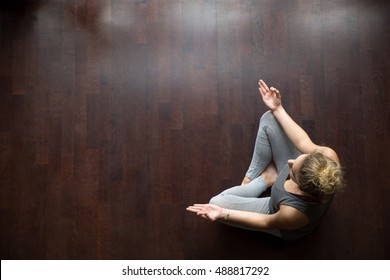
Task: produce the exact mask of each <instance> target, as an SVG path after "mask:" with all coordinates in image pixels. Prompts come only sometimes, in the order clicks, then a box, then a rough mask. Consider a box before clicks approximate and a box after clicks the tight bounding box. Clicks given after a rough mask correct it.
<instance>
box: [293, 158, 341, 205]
mask: <svg viewBox="0 0 390 280" xmlns="http://www.w3.org/2000/svg"><path fill="white" fill-rule="evenodd" d="M343 177H344V172H343V170H342V168H341V166H340V165H339V164H337V163H336V162H335V161H334V160H332V159H330V158H328V157H326V156H325V155H323V154H321V153H312V154H308V155H307V156H306V158H305V159H304V160H303V162H302V165H301V168H300V169H299V172H298V174H297V176H296V179H297V183H298V186H299V189H300V190H302V191H304V192H306V193H308V194H311V195H313V196H315V197H319V198H326V197H329V196H331V195H333V194H334V193H336V192H337V191H338V190H340V189H342V188H343V186H344V180H343Z"/></svg>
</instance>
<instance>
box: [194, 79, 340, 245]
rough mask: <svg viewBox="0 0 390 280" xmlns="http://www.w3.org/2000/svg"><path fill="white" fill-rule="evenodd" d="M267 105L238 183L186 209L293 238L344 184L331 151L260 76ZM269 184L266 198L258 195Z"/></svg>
mask: <svg viewBox="0 0 390 280" xmlns="http://www.w3.org/2000/svg"><path fill="white" fill-rule="evenodd" d="M259 91H260V94H261V96H262V98H263V101H264V103H265V105H266V106H267V107H268V108H269V109H270V110H269V111H268V112H266V113H265V114H264V115H263V116H262V117H261V120H260V126H259V131H258V134H257V138H256V144H255V149H254V153H253V157H252V161H251V164H250V166H249V169H248V171H247V173H246V175H245V177H244V179H243V181H242V185H241V186H236V187H232V188H230V189H227V190H225V191H224V192H222V193H221V194H219V195H217V196H215V197H213V198H212V199H211V200H210V204H195V205H193V206H190V207H188V208H187V210H188V211H190V212H194V213H196V214H197V215H199V216H201V217H203V218H205V219H207V220H210V221H215V220H218V221H221V222H223V223H226V224H229V225H231V226H235V227H240V228H243V229H250V230H258V231H263V232H267V233H269V234H272V235H275V236H278V237H281V238H283V239H284V240H294V239H298V238H300V237H302V236H305V235H307V234H309V233H310V232H311V231H313V229H314V228H315V227H316V226H317V225H318V223H319V222H320V220H321V218H322V216H323V215H324V214H325V213H326V211H327V210H328V208H329V206H330V204H331V202H332V198H333V195H334V194H335V193H336V192H337V191H338V190H339V189H340V188H341V187H342V186H343V172H342V170H341V167H340V162H339V158H338V156H337V154H336V152H335V151H334V150H332V149H331V148H328V147H323V146H318V145H316V144H314V143H313V142H312V141H311V139H310V138H309V136H308V135H307V134H306V132H305V131H304V130H303V129H302V128H301V127H300V126H299V125H298V124H296V123H295V122H294V121H293V119H291V117H290V116H289V115H288V114H287V112H286V111H285V110H284V108H283V106H282V103H281V95H280V93H279V91H278V90H277V89H275V88H273V87H271V88H268V86H267V85H266V83H265V82H264V81H263V80H260V81H259ZM269 187H272V189H271V196H270V197H259V196H260V195H261V194H262V193H263V192H264V191H266V190H267V188H269Z"/></svg>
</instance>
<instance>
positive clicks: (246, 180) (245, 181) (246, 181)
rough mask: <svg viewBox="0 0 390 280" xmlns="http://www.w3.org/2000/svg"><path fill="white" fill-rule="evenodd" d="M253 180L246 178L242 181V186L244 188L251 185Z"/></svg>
mask: <svg viewBox="0 0 390 280" xmlns="http://www.w3.org/2000/svg"><path fill="white" fill-rule="evenodd" d="M251 181H252V180H251V179H249V178H248V177H244V179H243V180H242V183H241V186H244V185H246V184H248V183H250V182H251Z"/></svg>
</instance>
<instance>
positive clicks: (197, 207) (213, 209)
mask: <svg viewBox="0 0 390 280" xmlns="http://www.w3.org/2000/svg"><path fill="white" fill-rule="evenodd" d="M187 211H190V212H193V213H196V214H197V215H198V216H201V217H202V218H205V219H207V220H210V221H215V220H216V219H218V218H219V217H220V215H221V213H222V208H221V207H219V206H217V205H213V204H194V205H193V206H189V207H187Z"/></svg>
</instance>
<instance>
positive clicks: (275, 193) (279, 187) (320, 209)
mask: <svg viewBox="0 0 390 280" xmlns="http://www.w3.org/2000/svg"><path fill="white" fill-rule="evenodd" d="M288 176H289V167H288V165H287V164H286V165H285V167H284V168H283V169H282V170H281V172H280V173H279V175H278V178H277V179H276V181H275V183H274V185H273V186H272V189H271V199H270V202H269V208H270V214H273V213H276V212H278V211H279V206H280V205H281V204H283V205H287V206H291V207H294V208H295V209H298V210H299V211H301V212H303V213H304V214H305V215H306V216H307V217H308V218H309V223H308V224H307V225H306V226H304V227H302V228H299V229H297V230H280V231H281V234H282V238H283V239H285V240H295V239H298V238H300V237H302V236H305V235H307V234H309V233H310V232H312V231H313V230H314V228H315V227H316V226H317V225H318V224H319V223H320V220H321V218H322V216H323V215H324V214H325V213H326V212H327V211H328V209H329V206H330V204H331V202H332V199H333V197H331V198H329V199H328V200H326V201H325V202H324V201H315V200H313V199H312V200H310V198H309V199H308V197H305V196H299V195H296V194H292V193H289V192H287V191H286V190H285V188H284V183H285V182H286V180H287V178H288Z"/></svg>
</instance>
